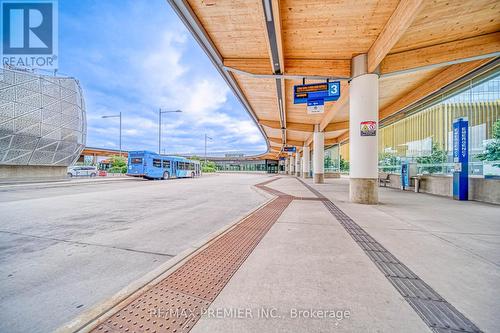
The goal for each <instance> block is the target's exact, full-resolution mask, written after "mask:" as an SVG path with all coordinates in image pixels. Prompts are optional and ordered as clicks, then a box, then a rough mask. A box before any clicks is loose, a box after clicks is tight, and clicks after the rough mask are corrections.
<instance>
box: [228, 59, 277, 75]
mask: <svg viewBox="0 0 500 333" xmlns="http://www.w3.org/2000/svg"><path fill="white" fill-rule="evenodd" d="M223 63H224V66H227V67H231V68H234V69H237V70H240V71H244V72H248V73H251V74H256V75H269V74H272V72H273V70H272V67H271V64H270V63H269V59H268V58H251V59H250V58H226V59H224V61H223Z"/></svg>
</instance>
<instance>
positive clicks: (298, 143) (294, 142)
mask: <svg viewBox="0 0 500 333" xmlns="http://www.w3.org/2000/svg"><path fill="white" fill-rule="evenodd" d="M286 144H287V145H290V146H296V147H302V146H303V145H304V141H297V140H288V139H287V140H286Z"/></svg>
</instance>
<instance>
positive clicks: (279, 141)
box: [267, 137, 283, 145]
mask: <svg viewBox="0 0 500 333" xmlns="http://www.w3.org/2000/svg"><path fill="white" fill-rule="evenodd" d="M267 139H268V140H269V143H271V144H272V145H276V144H277V145H281V144H282V143H283V139H281V138H271V137H268V138H267Z"/></svg>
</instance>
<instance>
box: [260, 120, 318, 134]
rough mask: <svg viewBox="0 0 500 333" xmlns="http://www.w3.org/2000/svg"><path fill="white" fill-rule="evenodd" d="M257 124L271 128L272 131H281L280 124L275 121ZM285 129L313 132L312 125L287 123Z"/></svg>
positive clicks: (261, 121) (264, 121)
mask: <svg viewBox="0 0 500 333" xmlns="http://www.w3.org/2000/svg"><path fill="white" fill-rule="evenodd" d="M259 123H260V124H261V125H263V126H266V127H269V128H273V129H281V124H280V122H279V121H277V120H259ZM286 129H287V130H290V131H297V132H313V131H314V125H312V124H302V123H287V124H286Z"/></svg>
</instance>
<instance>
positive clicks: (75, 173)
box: [68, 166, 97, 178]
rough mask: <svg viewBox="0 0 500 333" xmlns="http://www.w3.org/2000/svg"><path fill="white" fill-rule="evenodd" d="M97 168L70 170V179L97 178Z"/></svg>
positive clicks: (74, 168)
mask: <svg viewBox="0 0 500 333" xmlns="http://www.w3.org/2000/svg"><path fill="white" fill-rule="evenodd" d="M95 176H97V167H95V166H73V167H69V168H68V177H70V178H72V177H95Z"/></svg>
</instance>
